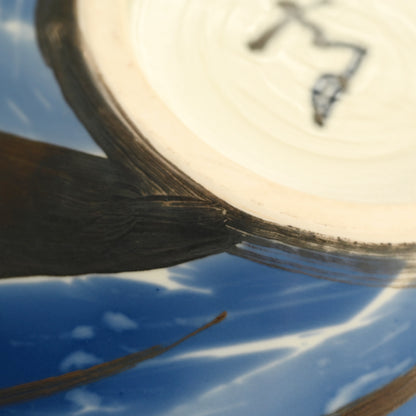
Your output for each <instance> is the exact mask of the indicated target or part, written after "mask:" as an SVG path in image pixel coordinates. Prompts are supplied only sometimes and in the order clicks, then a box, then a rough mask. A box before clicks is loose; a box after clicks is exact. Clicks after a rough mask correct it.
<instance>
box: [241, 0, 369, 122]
mask: <svg viewBox="0 0 416 416" xmlns="http://www.w3.org/2000/svg"><path fill="white" fill-rule="evenodd" d="M327 3H328V2H327V1H320V2H318V3H313V4H311V5H310V6H309V7H301V6H299V5H298V4H297V3H296V2H294V1H279V2H278V3H277V5H278V6H280V7H281V8H282V9H283V10H284V11H285V12H286V16H285V17H284V18H283V19H282V20H280V21H279V22H277V23H276V24H275V25H274V26H272V27H269V28H268V29H266V31H265V32H263V34H261V35H260V36H259V37H258V38H257V39H254V40H252V41H251V42H249V43H248V47H249V48H250V49H251V50H253V51H261V50H263V49H264V48H265V47H266V46H267V44H268V43H269V41H270V40H271V39H272V38H273V37H274V36H275V35H276V34H277V33H278V32H279V31H281V30H282V29H284V28H285V27H286V26H288V24H289V23H291V22H297V23H299V24H300V25H301V26H303V27H304V28H306V29H308V30H309V31H310V32H311V33H312V36H313V44H314V45H315V46H317V47H319V48H343V49H350V50H351V51H352V52H353V56H352V58H351V60H350V62H349V63H348V65H347V66H346V68H345V69H344V70H343V71H342V72H341V73H340V74H330V73H325V74H322V75H320V76H319V77H318V79H317V80H316V81H315V84H314V85H313V87H312V92H311V98H312V106H313V110H314V121H315V123H316V124H317V125H318V126H323V125H324V124H325V121H326V119H327V118H328V117H329V115H330V113H331V110H332V108H333V106H334V104H335V103H336V102H337V101H338V100H339V98H340V96H341V94H342V93H344V92H345V91H346V89H347V87H348V84H349V82H350V80H351V79H352V77H353V76H354V75H355V73H356V72H357V71H358V69H359V67H360V66H361V64H362V61H363V59H364V57H365V55H366V54H367V50H366V49H365V48H363V47H361V46H359V45H356V44H354V43H350V42H342V41H333V40H330V39H329V38H328V37H327V35H326V33H325V31H324V30H323V29H322V28H321V27H320V26H319V25H317V24H316V23H314V22H312V21H311V20H309V19H307V18H306V17H305V14H306V11H307V10H308V9H310V8H314V7H317V6H320V5H324V4H327Z"/></svg>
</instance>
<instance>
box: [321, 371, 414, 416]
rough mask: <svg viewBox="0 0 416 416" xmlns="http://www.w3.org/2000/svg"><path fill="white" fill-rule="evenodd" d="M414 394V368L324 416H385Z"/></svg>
mask: <svg viewBox="0 0 416 416" xmlns="http://www.w3.org/2000/svg"><path fill="white" fill-rule="evenodd" d="M415 394H416V366H415V367H412V368H411V369H410V370H409V371H408V372H407V373H405V374H403V375H402V376H399V377H397V378H395V379H394V380H393V381H392V382H390V383H388V384H386V385H385V386H384V387H381V388H380V389H378V390H375V391H373V392H372V393H370V394H368V395H366V396H363V397H361V398H360V399H358V400H356V401H353V402H352V403H350V404H348V405H346V406H344V407H342V408H341V409H339V410H336V411H335V412H333V413H331V414H328V415H326V416H386V415H389V414H390V413H391V412H393V411H394V410H396V409H398V408H399V407H400V406H403V405H404V404H405V403H406V402H408V401H409V400H411V399H412V398H413V397H414V396H415Z"/></svg>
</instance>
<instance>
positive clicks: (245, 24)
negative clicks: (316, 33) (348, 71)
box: [132, 0, 416, 203]
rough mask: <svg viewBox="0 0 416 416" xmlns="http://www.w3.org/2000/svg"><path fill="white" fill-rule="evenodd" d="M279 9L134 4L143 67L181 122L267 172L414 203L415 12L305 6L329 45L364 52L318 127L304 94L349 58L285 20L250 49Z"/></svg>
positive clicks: (267, 5)
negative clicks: (263, 44)
mask: <svg viewBox="0 0 416 416" xmlns="http://www.w3.org/2000/svg"><path fill="white" fill-rule="evenodd" d="M302 4H308V2H305V1H304V2H302ZM281 13H282V11H281V10H279V9H278V8H276V6H275V2H274V1H269V0H263V1H257V2H255V1H251V0H213V1H210V2H206V1H201V0H175V1H170V2H168V3H166V2H163V1H161V0H136V1H133V16H134V19H135V20H134V30H133V35H132V36H134V39H135V41H136V51H137V56H138V61H139V64H140V65H141V66H142V67H143V69H144V72H145V74H146V76H147V79H148V82H149V83H150V85H151V86H152V87H153V88H154V90H155V91H156V93H157V94H158V95H159V96H160V97H161V98H162V100H163V101H165V102H166V103H167V105H168V107H169V108H170V109H171V110H172V112H174V113H175V114H176V115H177V116H178V117H179V118H180V119H181V120H182V121H183V123H184V124H185V125H186V126H188V127H189V128H190V129H191V130H192V131H193V132H195V133H196V134H197V135H198V136H199V137H201V139H202V140H204V141H205V142H207V143H208V144H210V145H211V146H212V147H214V148H215V149H217V150H219V151H220V152H221V153H222V154H224V155H227V157H230V158H231V159H233V160H235V161H236V162H237V163H239V164H241V165H243V166H246V167H248V168H249V169H252V170H253V171H255V172H256V173H258V174H260V175H262V176H264V177H267V178H269V179H272V180H274V181H276V182H278V183H281V184H283V185H286V186H288V187H292V188H294V189H297V190H301V191H305V192H308V193H312V194H315V195H319V196H323V197H329V198H339V199H343V200H351V201H365V202H378V203H381V202H410V201H414V200H415V199H416V188H415V187H414V185H413V182H412V180H410V179H409V178H413V177H416V176H415V174H416V164H415V163H414V161H415V157H416V143H415V141H414V130H415V128H416V124H415V121H414V117H413V109H414V106H415V105H416V83H415V80H414V77H412V76H411V74H412V71H413V67H414V58H413V54H412V53H409V52H410V51H411V50H412V45H413V44H414V43H415V42H416V31H415V30H414V25H413V21H414V19H415V18H416V6H415V5H414V4H413V3H411V2H408V1H407V0H400V1H397V2H394V3H393V2H390V1H388V0H383V1H373V0H366V1H359V0H349V1H342V0H337V1H335V0H334V1H333V2H331V3H330V4H329V5H327V6H325V7H320V8H316V9H311V10H309V11H308V19H310V20H311V21H313V22H316V24H318V25H319V26H320V27H321V28H323V29H324V30H325V33H326V34H327V36H328V37H329V38H331V39H342V40H345V41H349V42H351V43H354V44H358V45H366V46H367V47H368V50H369V51H370V53H369V55H368V56H367V57H366V61H365V65H363V66H362V68H360V71H359V72H357V74H356V75H355V77H354V82H353V83H352V84H351V88H349V90H348V93H347V94H346V95H345V96H344V97H343V101H342V105H339V106H337V107H336V109H335V110H334V114H333V116H332V117H331V119H330V120H329V122H328V125H327V126H326V127H325V128H324V129H318V128H317V127H316V126H314V123H313V122H312V121H311V108H310V89H311V86H312V85H313V84H314V82H315V80H316V79H317V77H318V76H319V75H320V74H322V73H325V72H334V73H340V72H342V70H343V69H344V68H345V66H346V65H347V64H348V62H349V60H350V51H348V50H333V49H331V50H320V49H319V48H316V47H313V46H311V35H310V33H309V32H308V31H307V30H305V29H304V28H301V27H299V26H296V25H289V26H288V27H287V28H286V29H285V31H284V33H282V34H281V35H280V36H276V37H275V38H273V39H272V41H271V42H270V45H269V47H268V48H267V50H266V51H264V53H260V54H259V53H253V52H252V51H251V50H250V49H249V48H247V42H249V40H250V39H253V38H255V37H256V35H257V34H259V33H262V32H263V31H264V28H265V27H268V26H270V25H271V24H273V23H275V22H276V20H278V19H279V17H282V15H281Z"/></svg>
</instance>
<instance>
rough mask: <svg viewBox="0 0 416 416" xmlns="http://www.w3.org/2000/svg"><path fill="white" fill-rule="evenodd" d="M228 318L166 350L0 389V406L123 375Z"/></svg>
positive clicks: (156, 348)
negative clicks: (124, 372)
mask: <svg viewBox="0 0 416 416" xmlns="http://www.w3.org/2000/svg"><path fill="white" fill-rule="evenodd" d="M226 316H227V313H226V312H222V313H221V314H219V315H218V316H217V317H216V318H215V319H213V320H212V321H211V322H208V323H207V324H205V325H203V326H201V327H200V328H198V329H197V330H195V331H193V332H191V333H190V334H188V335H186V336H184V337H182V338H181V339H179V340H177V341H175V342H173V343H172V344H170V345H167V346H166V347H163V346H161V345H157V346H154V347H151V348H148V349H146V350H143V351H138V352H134V353H132V354H128V355H125V356H124V357H121V358H117V359H115V360H111V361H107V362H105V363H102V364H98V365H94V366H92V367H89V368H87V369H84V370H77V371H71V372H69V373H65V374H62V375H60V376H55V377H48V378H45V379H42V380H37V381H33V382H29V383H25V384H20V385H18V386H13V387H8V388H4V389H0V406H6V405H11V404H16V403H22V402H25V401H28V400H35V399H39V398H42V397H47V396H51V395H53V394H56V393H60V392H62V391H66V390H70V389H73V388H76V387H81V386H84V385H86V384H90V383H94V382H96V381H98V380H101V379H103V378H106V377H110V376H113V375H116V374H119V373H122V372H123V371H126V370H129V369H131V368H133V367H135V366H137V365H138V364H140V363H142V362H144V361H147V360H150V359H152V358H156V357H158V356H160V355H162V354H165V353H166V352H168V351H170V350H172V349H174V348H176V347H178V346H179V345H180V344H182V343H183V342H185V341H187V340H188V339H190V338H192V337H194V336H195V335H198V334H199V333H201V332H202V331H205V330H206V329H208V328H210V327H212V326H214V325H216V324H218V323H220V322H222V321H223V320H224V319H225V318H226Z"/></svg>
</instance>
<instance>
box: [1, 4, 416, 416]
mask: <svg viewBox="0 0 416 416" xmlns="http://www.w3.org/2000/svg"><path fill="white" fill-rule="evenodd" d="M34 6H35V1H33V0H27V1H24V2H23V1H21V0H17V1H12V0H8V1H2V2H1V3H0V12H1V14H0V48H1V49H0V50H1V54H2V55H1V56H2V59H1V60H0V85H1V91H2V100H0V128H1V129H2V130H4V131H8V132H12V133H14V134H18V135H22V136H24V137H27V138H32V139H37V140H42V141H47V142H50V143H56V144H60V145H63V146H66V147H71V148H76V149H79V150H83V151H86V152H90V153H93V154H100V155H101V154H102V152H101V150H100V149H99V148H98V147H97V146H96V145H95V143H94V142H93V141H92V139H91V138H90V137H89V135H88V133H87V132H86V131H85V130H84V128H83V126H82V125H81V124H80V123H79V121H78V120H77V119H76V117H75V116H74V115H73V113H72V112H71V110H70V108H69V107H68V105H67V104H66V103H65V101H64V99H63V98H62V96H61V93H60V90H59V87H58V85H57V83H56V81H55V80H54V78H53V76H52V73H51V72H50V70H49V69H48V68H47V67H46V65H45V64H44V63H43V61H42V59H41V56H40V53H39V51H38V49H37V44H36V36H35V33H34V26H33V11H34ZM282 255H283V254H282ZM298 261H301V259H298ZM328 267H331V266H328ZM330 271H331V270H329V272H330ZM398 271H399V270H398ZM391 277H392V278H394V276H391ZM413 298H414V291H413V290H411V289H408V290H403V291H400V290H394V289H378V288H370V287H365V286H354V285H347V284H343V283H336V282H329V281H324V280H319V279H314V278H311V277H306V276H301V275H298V274H295V273H291V272H285V271H280V270H277V269H274V268H270V267H267V266H264V265H259V264H256V263H253V262H250V261H248V260H244V259H241V258H238V257H234V256H231V255H228V254H221V255H217V256H213V257H209V258H205V259H202V260H199V261H195V262H192V263H188V264H184V265H180V266H177V267H173V268H169V269H161V270H155V271H150V272H140V273H123V274H120V275H114V276H104V275H101V276H82V277H74V278H56V279H55V278H43V277H42V276H40V277H39V278H25V279H10V280H7V281H6V282H2V283H1V284H0V364H1V365H0V367H1V371H0V387H8V386H12V385H16V384H20V383H24V382H28V381H33V380H39V379H41V378H45V377H49V376H53V375H59V374H62V373H64V372H66V371H71V370H75V369H81V368H85V367H88V366H91V365H94V364H97V363H100V362H104V361H107V360H111V359H114V358H117V357H120V356H122V355H125V354H127V353H129V352H133V351H137V350H140V349H144V348H148V347H150V346H153V345H157V344H163V345H167V344H169V343H171V342H173V341H175V340H176V339H178V338H180V337H181V336H183V335H185V334H187V333H189V332H190V331H192V330H194V329H196V328H197V327H199V326H201V325H203V324H204V323H206V322H208V321H209V320H211V319H213V318H214V317H215V316H216V315H217V314H218V313H220V312H222V311H223V310H226V311H227V312H228V317H227V319H226V320H225V321H224V322H222V323H221V324H219V325H217V326H215V327H213V328H210V329H209V330H207V331H206V332H204V333H202V334H200V335H198V336H197V337H195V338H192V339H190V340H189V341H187V342H186V343H184V344H182V345H181V346H179V347H178V348H176V349H174V350H171V351H169V352H168V353H167V354H165V355H162V356H160V357H158V358H156V359H154V360H151V361H148V362H146V363H143V364H140V365H138V366H137V367H136V368H134V369H132V370H130V371H128V372H125V373H122V374H119V375H117V376H114V377H111V378H108V379H103V380H101V381H99V382H96V383H94V384H91V385H88V386H86V387H83V388H78V389H74V390H72V391H68V392H64V393H60V394H57V395H55V396H52V397H49V398H45V399H39V400H36V401H32V402H27V403H23V404H19V405H13V406H8V407H5V408H3V409H1V411H0V413H1V414H4V415H56V414H60V415H68V416H69V415H81V414H86V415H91V416H94V415H97V416H98V415H103V414H107V413H108V414H114V415H120V416H130V415H132V416H133V415H137V414H144V415H149V416H152V415H155V416H156V415H160V416H162V415H173V416H175V415H192V416H208V415H225V416H234V415H253V414H256V415H258V416H269V415H276V414H290V415H294V416H298V415H299V416H302V415H305V416H306V415H321V414H324V413H326V412H329V411H332V410H335V409H336V408H337V407H339V406H342V405H343V404H345V403H347V402H349V401H351V400H353V399H356V398H358V397H360V396H361V395H363V394H366V393H368V392H370V391H372V390H373V389H375V388H378V387H380V386H382V385H384V384H385V383H387V382H389V381H390V380H392V379H393V378H394V377H396V376H398V375H400V374H402V373H403V372H405V371H406V370H408V369H409V368H411V367H412V366H413V365H414V364H415V362H416V358H415V353H414V341H413V337H412V330H413V328H414V325H415V320H416V318H415V316H416V313H415V312H416V306H415V303H414V301H413ZM415 411H416V405H415V402H414V401H410V402H409V403H407V404H406V405H405V406H403V407H402V408H401V409H399V410H397V411H396V412H394V413H393V414H394V415H397V416H410V415H413V414H414V413H415Z"/></svg>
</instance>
